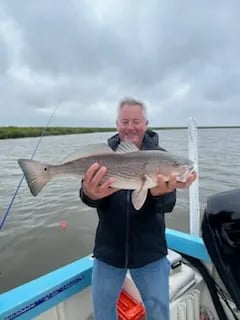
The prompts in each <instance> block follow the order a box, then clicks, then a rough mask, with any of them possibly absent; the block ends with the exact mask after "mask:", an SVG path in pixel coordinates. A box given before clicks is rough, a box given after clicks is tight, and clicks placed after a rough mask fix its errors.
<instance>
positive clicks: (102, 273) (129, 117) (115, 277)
mask: <svg viewBox="0 0 240 320" xmlns="http://www.w3.org/2000/svg"><path fill="white" fill-rule="evenodd" d="M116 124H117V130H118V134H117V135H115V136H113V137H112V138H110V139H109V140H108V144H109V146H110V147H111V148H112V149H113V150H116V148H117V146H118V145H119V143H120V141H131V142H132V143H134V144H135V145H136V146H137V147H138V148H139V149H142V150H153V149H160V150H163V149H162V148H160V147H159V146H158V136H157V134H156V133H155V132H153V131H150V130H148V129H147V126H148V120H147V114H146V107H145V105H144V104H143V103H142V102H140V101H137V100H134V99H125V100H123V101H122V102H121V103H120V105H119V109H118V117H117V122H116ZM106 172H107V168H105V167H100V166H99V164H98V163H94V164H93V165H92V166H91V167H90V168H89V169H88V170H87V172H86V174H85V176H84V179H83V182H82V188H81V190H80V197H81V199H82V201H83V202H84V203H85V204H87V205H89V206H91V207H95V208H96V209H97V212H98V216H99V223H98V227H97V231H96V239H95V246H94V251H93V252H94V257H95V259H94V264H93V274H92V295H93V308H94V319H95V320H117V319H118V317H117V311H116V304H117V301H118V298H119V294H120V292H121V288H122V285H123V282H124V279H125V276H126V272H127V270H128V269H129V271H130V273H131V276H132V278H133V280H134V282H135V284H136V286H137V287H138V289H139V292H140V294H141V297H142V300H143V302H144V305H145V308H146V314H147V319H148V320H159V319H161V320H168V319H169V283H168V281H169V279H168V278H169V271H170V264H169V262H168V260H167V258H166V255H167V245H166V239H165V219H164V213H166V212H171V211H172V210H173V208H174V205H175V202H176V188H188V187H189V186H190V185H191V183H192V182H193V181H194V180H195V179H196V173H193V174H192V175H190V177H189V178H188V180H187V181H186V182H185V183H182V182H181V183H180V182H177V181H176V176H174V175H173V176H171V177H170V179H169V181H168V182H164V180H163V177H162V176H161V175H159V176H158V185H157V186H156V187H154V188H152V189H150V190H149V192H148V196H147V199H146V202H145V203H144V205H143V207H142V208H141V209H140V210H139V211H136V210H135V209H134V207H133V205H132V203H131V200H130V199H131V192H132V191H130V190H117V189H115V188H111V184H112V183H113V182H114V178H113V177H111V178H109V179H108V180H107V181H105V182H103V183H102V181H103V180H102V179H103V177H104V175H105V174H106Z"/></svg>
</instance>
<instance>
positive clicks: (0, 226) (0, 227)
mask: <svg viewBox="0 0 240 320" xmlns="http://www.w3.org/2000/svg"><path fill="white" fill-rule="evenodd" d="M59 105H60V103H58V104H57V105H56V106H55V108H54V109H53V111H52V113H51V115H50V117H49V119H48V122H47V124H46V126H45V127H44V128H43V130H42V132H41V136H40V138H39V140H38V143H37V145H36V147H35V149H34V150H33V153H32V156H31V160H32V159H33V158H34V156H35V154H36V152H37V150H38V148H39V145H40V143H41V141H42V138H43V136H44V134H45V132H46V130H47V128H48V127H49V124H50V122H51V121H52V118H53V117H54V115H55V113H56V111H57V109H58V108H59ZM23 179H24V174H23V175H22V177H21V179H20V181H19V183H18V185H17V188H16V190H15V192H14V194H13V197H12V199H11V201H10V203H9V206H8V207H7V209H6V211H5V214H4V216H3V218H2V220H1V222H0V231H1V230H2V228H3V226H4V224H5V222H6V219H7V217H8V215H9V213H10V211H11V208H12V206H13V203H14V201H15V198H16V196H17V194H18V191H19V189H20V187H21V184H22V182H23Z"/></svg>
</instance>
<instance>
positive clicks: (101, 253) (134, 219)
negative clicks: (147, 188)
mask: <svg viewBox="0 0 240 320" xmlns="http://www.w3.org/2000/svg"><path fill="white" fill-rule="evenodd" d="M119 142H120V140H119V136H118V135H115V136H113V137H112V138H110V139H109V140H108V144H109V146H110V147H111V148H112V149H113V150H116V148H117V146H118V144H119ZM142 149H143V150H153V149H160V150H164V149H162V148H160V147H159V146H158V135H157V134H156V133H155V132H153V131H150V130H148V131H147V132H146V134H145V136H144V141H143V148H142ZM131 192H132V191H130V190H120V191H117V192H116V193H114V194H112V195H111V196H108V197H106V198H103V199H101V200H96V201H93V200H91V199H89V198H88V197H87V196H86V195H85V194H84V193H83V191H82V188H81V189H80V197H81V199H82V201H83V202H84V203H85V204H87V205H88V206H90V207H95V208H96V209H97V213H98V217H99V223H98V226H97V231H96V238H95V246H94V251H93V253H94V256H95V257H96V258H98V259H99V260H102V261H104V262H106V263H108V264H110V265H113V266H116V267H120V268H123V267H127V268H137V267H141V266H144V265H145V264H147V263H150V262H153V261H155V260H158V259H160V258H162V257H163V256H165V255H166V254H167V246H166V239H165V219H164V213H165V212H171V211H172V210H173V208H174V205H175V202H176V192H175V191H174V192H171V193H168V194H165V195H163V196H159V197H153V196H152V195H151V194H150V192H149V193H148V196H147V199H146V202H145V203H144V205H143V207H142V208H141V209H140V210H138V211H137V210H135V209H134V207H133V205H132V203H131Z"/></svg>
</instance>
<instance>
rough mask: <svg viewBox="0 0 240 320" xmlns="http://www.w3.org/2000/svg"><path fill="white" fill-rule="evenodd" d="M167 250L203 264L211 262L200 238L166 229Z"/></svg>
mask: <svg viewBox="0 0 240 320" xmlns="http://www.w3.org/2000/svg"><path fill="white" fill-rule="evenodd" d="M166 238H167V245H168V248H170V249H173V250H175V251H178V252H180V253H185V254H187V255H189V256H191V257H194V258H197V259H199V260H202V261H204V262H211V259H210V257H209V255H208V252H207V249H206V247H205V244H204V242H203V240H202V238H200V237H197V236H193V235H190V234H188V233H184V232H180V231H176V230H173V229H168V228H166Z"/></svg>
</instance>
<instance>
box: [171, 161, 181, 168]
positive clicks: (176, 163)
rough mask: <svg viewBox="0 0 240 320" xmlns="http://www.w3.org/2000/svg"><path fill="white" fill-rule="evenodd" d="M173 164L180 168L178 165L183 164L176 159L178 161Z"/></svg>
mask: <svg viewBox="0 0 240 320" xmlns="http://www.w3.org/2000/svg"><path fill="white" fill-rule="evenodd" d="M173 165H174V167H177V168H178V167H180V166H181V162H178V161H176V162H174V163H173Z"/></svg>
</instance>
